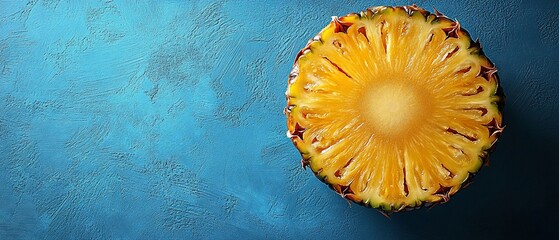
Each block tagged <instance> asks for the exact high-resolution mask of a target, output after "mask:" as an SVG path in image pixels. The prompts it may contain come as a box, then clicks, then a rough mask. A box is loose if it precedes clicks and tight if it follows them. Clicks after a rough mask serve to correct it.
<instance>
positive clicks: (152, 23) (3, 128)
mask: <svg viewBox="0 0 559 240" xmlns="http://www.w3.org/2000/svg"><path fill="white" fill-rule="evenodd" d="M409 3H412V2H408V1H351V0H345V1H340V2H337V3H332V2H331V1H326V0H324V1H319V2H316V1H307V2H304V1H268V2H265V1H234V0H229V1H217V2H212V1H170V0H167V1H157V0H153V1H147V0H146V1H142V0H134V1H132V0H130V1H110V0H107V1H93V0H91V1H65V0H59V1H57V0H48V1H47V0H31V1H23V0H21V1H6V0H0V239H34V238H41V239H42V238H47V239H64V238H70V239H83V238H86V239H88V238H95V239H105V238H122V239H155V238H162V239H174V238H209V239H213V238H237V237H248V238H264V237H268V238H285V237H290V238H293V237H304V238H315V239H324V238H327V239H328V238H354V237H362V238H379V239H410V238H422V239H431V238H435V239H437V238H438V239H443V238H451V239H468V238H470V239H478V238H479V237H483V238H491V239H496V238H505V237H509V236H516V237H529V236H530V237H546V236H553V235H550V234H556V233H557V228H556V227H553V228H552V227H550V226H552V224H556V223H557V222H558V220H559V219H558V213H559V211H558V210H557V200H558V199H559V187H558V186H559V184H558V183H557V177H558V176H559V157H558V155H557V148H558V147H559V141H558V140H557V136H558V135H559V127H558V124H557V123H558V122H559V113H558V112H559V96H558V95H559V79H558V78H559V77H558V76H559V58H558V56H559V43H558V42H559V30H558V29H559V11H558V10H559V1H527V0H526V1H520V0H516V1H504V0H503V1H486V2H483V1H474V0H471V1H459V2H455V3H448V1H445V2H442V1H421V0H418V1H415V3H417V4H418V5H420V6H423V7H425V8H428V9H431V7H433V6H434V7H436V8H437V9H439V10H440V11H441V12H443V13H445V14H446V15H448V16H451V17H452V18H457V19H458V20H459V21H460V22H461V24H462V26H464V27H465V28H466V29H468V30H469V31H470V32H471V33H472V35H473V36H474V37H479V38H480V39H481V42H482V44H483V46H484V47H485V52H486V54H487V55H488V56H489V57H490V58H491V59H492V60H493V61H494V62H495V63H496V64H497V67H498V68H499V74H500V77H501V80H502V85H503V87H504V89H505V93H506V94H507V97H508V98H507V105H506V110H505V122H506V124H507V125H508V126H507V129H506V131H505V133H504V135H503V137H502V139H501V140H500V142H499V144H498V147H497V151H496V152H495V153H494V154H493V157H492V164H491V166H490V167H489V168H485V169H483V171H482V172H481V173H480V174H479V175H478V176H477V178H476V182H475V183H474V184H473V185H471V187H470V188H469V189H467V190H464V191H461V192H460V193H458V195H456V196H454V197H453V199H452V200H451V201H450V202H449V203H447V204H444V205H441V206H437V207H435V208H433V209H431V210H429V211H427V210H420V211H413V212H409V213H403V214H395V215H393V217H392V220H389V219H387V218H385V217H383V216H382V215H380V214H379V213H377V212H376V211H375V210H372V209H366V208H363V207H360V206H357V205H353V206H352V207H349V206H348V204H347V203H346V202H345V201H344V200H343V199H341V198H340V197H339V196H337V195H336V194H335V193H333V192H332V191H331V190H330V189H328V188H327V187H326V186H325V185H323V184H322V183H320V182H319V181H318V180H317V179H315V178H314V176H313V175H312V174H311V172H310V171H306V172H305V171H303V170H302V169H301V168H300V164H299V160H300V157H299V155H298V153H297V151H296V149H295V148H294V147H293V146H292V145H291V143H290V141H289V140H288V139H287V138H286V137H285V130H286V127H285V117H284V116H283V114H282V108H283V106H284V104H285V98H284V95H283V94H284V91H285V87H286V82H287V75H288V73H289V71H290V68H291V66H292V62H293V58H294V57H295V54H296V53H297V51H298V50H299V49H300V48H302V47H303V46H304V45H305V43H306V41H307V40H308V39H309V38H310V37H312V36H314V35H315V34H316V33H317V32H318V31H319V30H320V29H321V28H322V27H323V26H325V25H326V24H327V23H328V22H329V19H330V16H332V15H344V14H346V13H349V12H354V11H359V10H362V9H364V8H366V7H369V6H373V5H401V4H409Z"/></svg>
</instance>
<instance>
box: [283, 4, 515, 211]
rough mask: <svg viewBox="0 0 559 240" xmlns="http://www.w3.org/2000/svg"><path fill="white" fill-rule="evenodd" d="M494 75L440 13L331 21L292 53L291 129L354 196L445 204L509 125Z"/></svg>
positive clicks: (385, 11)
mask: <svg viewBox="0 0 559 240" xmlns="http://www.w3.org/2000/svg"><path fill="white" fill-rule="evenodd" d="M496 71H497V70H496V69H495V67H494V65H493V64H492V63H491V61H489V59H488V58H487V57H485V55H484V53H483V51H482V50H481V47H480V45H479V43H478V42H477V41H476V42H474V41H472V39H471V38H470V36H469V34H468V32H467V31H465V30H464V29H463V28H461V27H460V24H459V23H458V22H455V21H452V20H450V19H449V18H447V17H446V16H444V15H442V14H440V13H439V12H437V11H435V13H434V14H431V13H429V12H428V11H426V10H424V9H422V8H419V7H417V6H415V5H414V6H404V7H375V8H370V9H367V10H366V11H363V12H361V13H359V14H356V13H355V14H349V15H347V16H344V17H339V18H338V17H333V19H332V21H331V23H330V24H329V25H328V26H326V27H325V28H324V29H323V30H322V31H321V32H320V33H319V34H318V35H317V36H316V37H315V38H313V39H312V40H310V41H309V43H308V44H307V46H306V47H305V48H304V49H303V50H301V51H300V52H299V54H298V55H297V58H296V61H295V64H294V67H293V70H292V72H291V74H290V77H289V82H288V89H287V92H286V96H287V107H286V108H285V114H286V116H287V125H288V136H289V137H290V138H291V140H292V141H293V143H294V144H295V146H296V147H297V148H298V150H299V151H300V153H301V155H302V157H303V160H302V162H303V166H310V168H311V169H312V171H313V172H314V173H315V175H316V176H317V177H318V178H319V179H321V180H322V181H324V182H325V183H327V184H329V185H330V186H331V187H332V188H333V189H334V190H335V191H337V192H338V193H339V194H340V195H341V196H343V197H345V198H347V199H351V200H353V201H355V202H357V203H360V204H363V205H366V206H370V207H373V208H379V209H381V210H383V211H387V212H394V211H400V210H403V209H413V208H418V207H420V206H422V205H427V204H433V203H438V202H446V201H448V198H449V197H450V196H451V195H453V194H455V193H456V192H457V191H458V190H460V188H462V187H464V186H465V185H466V183H469V180H471V178H472V176H473V174H475V173H476V172H478V171H479V169H480V168H481V167H482V165H483V164H484V163H485V162H486V160H487V157H488V153H489V152H490V150H491V149H492V147H493V146H494V144H495V141H496V140H497V138H498V137H499V136H500V134H501V132H502V130H503V127H502V116H501V109H502V107H503V103H504V95H503V93H502V90H501V88H500V86H499V80H498V77H497V74H496Z"/></svg>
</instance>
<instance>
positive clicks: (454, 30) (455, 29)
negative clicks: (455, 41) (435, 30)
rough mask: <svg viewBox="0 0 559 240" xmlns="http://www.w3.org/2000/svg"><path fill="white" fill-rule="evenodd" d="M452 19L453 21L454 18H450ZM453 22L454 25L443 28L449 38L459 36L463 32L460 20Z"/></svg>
mask: <svg viewBox="0 0 559 240" xmlns="http://www.w3.org/2000/svg"><path fill="white" fill-rule="evenodd" d="M450 21H452V20H450ZM452 22H454V24H453V25H452V27H449V28H443V29H442V30H443V31H444V32H445V34H446V38H447V39H448V38H459V33H460V32H461V27H460V23H459V22H458V21H452Z"/></svg>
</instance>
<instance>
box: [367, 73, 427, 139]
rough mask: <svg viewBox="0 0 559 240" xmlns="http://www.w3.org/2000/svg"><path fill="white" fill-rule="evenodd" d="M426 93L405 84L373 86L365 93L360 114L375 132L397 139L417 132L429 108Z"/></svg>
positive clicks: (394, 83) (391, 82) (390, 83)
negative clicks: (402, 134) (401, 135)
mask: <svg viewBox="0 0 559 240" xmlns="http://www.w3.org/2000/svg"><path fill="white" fill-rule="evenodd" d="M425 92H426V91H425V90H423V89H420V88H419V87H416V86H414V85H411V84H409V83H407V82H404V81H389V82H387V83H381V84H376V86H374V87H372V88H370V89H368V91H365V93H364V96H363V101H361V104H362V108H363V110H362V112H363V113H364V115H365V116H364V118H365V119H366V121H367V122H368V124H369V126H370V128H371V129H372V131H373V132H374V133H377V134H382V135H384V136H385V137H395V136H399V135H400V134H401V133H409V131H410V130H411V129H417V127H419V126H420V125H421V123H422V122H423V121H424V119H425V117H426V112H427V110H428V109H430V106H429V102H430V101H429V100H428V97H427V96H428V94H426V93H425Z"/></svg>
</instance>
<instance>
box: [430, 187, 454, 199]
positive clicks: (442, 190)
mask: <svg viewBox="0 0 559 240" xmlns="http://www.w3.org/2000/svg"><path fill="white" fill-rule="evenodd" d="M439 186H440V187H439V189H437V191H436V192H435V193H434V195H437V196H440V197H442V199H443V202H448V200H450V190H451V189H452V187H445V186H443V185H439Z"/></svg>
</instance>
